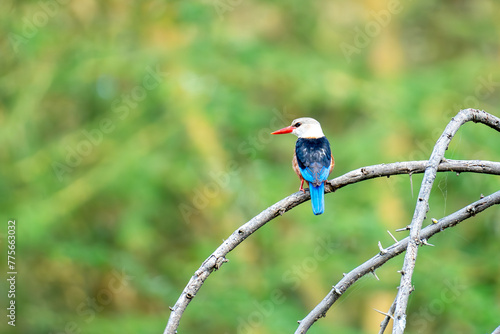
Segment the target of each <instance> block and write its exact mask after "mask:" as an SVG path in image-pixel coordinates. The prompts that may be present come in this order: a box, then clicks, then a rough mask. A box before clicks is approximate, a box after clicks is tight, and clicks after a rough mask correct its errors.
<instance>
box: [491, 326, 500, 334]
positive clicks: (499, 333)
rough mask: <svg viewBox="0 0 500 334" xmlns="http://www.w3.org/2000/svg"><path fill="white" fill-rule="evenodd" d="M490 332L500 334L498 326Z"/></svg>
mask: <svg viewBox="0 0 500 334" xmlns="http://www.w3.org/2000/svg"><path fill="white" fill-rule="evenodd" d="M491 334H500V326H498V327H497V328H496V329H495V330H494V331H493V333H491Z"/></svg>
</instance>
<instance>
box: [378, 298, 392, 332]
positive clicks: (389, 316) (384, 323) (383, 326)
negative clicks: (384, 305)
mask: <svg viewBox="0 0 500 334" xmlns="http://www.w3.org/2000/svg"><path fill="white" fill-rule="evenodd" d="M395 309H396V299H394V301H393V302H392V305H391V307H390V308H389V311H388V312H387V314H386V315H385V318H384V320H382V323H381V324H380V331H379V332H378V334H384V332H385V329H386V328H387V326H388V325H389V321H391V319H394V317H393V314H394V310H395Z"/></svg>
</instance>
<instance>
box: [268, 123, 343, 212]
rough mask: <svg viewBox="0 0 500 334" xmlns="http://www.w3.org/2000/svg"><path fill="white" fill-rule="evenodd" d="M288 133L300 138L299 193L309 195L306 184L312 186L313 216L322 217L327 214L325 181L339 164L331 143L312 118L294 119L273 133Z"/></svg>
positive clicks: (296, 161)
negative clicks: (336, 162)
mask: <svg viewBox="0 0 500 334" xmlns="http://www.w3.org/2000/svg"><path fill="white" fill-rule="evenodd" d="M284 133H292V134H294V135H296V136H297V137H299V138H298V139H297V142H296V143H295V153H294V155H293V160H292V167H293V170H294V171H295V173H297V175H298V176H299V179H300V188H299V190H301V191H303V192H304V193H305V192H306V191H305V190H304V181H306V182H307V183H308V184H309V192H310V193H311V203H312V210H313V213H314V214H315V215H320V214H322V213H323V212H324V211H325V181H326V180H327V179H328V175H330V173H331V172H332V170H333V166H334V165H335V160H334V159H333V155H332V152H331V149H330V142H329V141H328V139H326V137H325V135H324V134H323V130H322V129H321V125H320V124H319V122H318V121H317V120H315V119H314V118H310V117H302V118H297V119H294V120H293V121H292V125H290V126H287V127H286V128H283V129H280V130H277V131H274V132H272V133H271V134H273V135H280V134H284Z"/></svg>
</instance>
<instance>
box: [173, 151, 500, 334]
mask: <svg viewBox="0 0 500 334" xmlns="http://www.w3.org/2000/svg"><path fill="white" fill-rule="evenodd" d="M426 165H427V161H425V160H424V161H407V162H395V163H390V164H380V165H374V166H367V167H363V168H359V169H356V170H353V171H351V172H349V173H346V174H344V175H342V176H339V177H337V178H335V179H333V180H331V181H329V182H328V184H327V187H326V192H332V191H335V190H337V189H340V188H342V187H345V186H346V185H349V184H353V183H356V182H361V181H364V180H369V179H374V178H378V177H389V176H392V175H398V174H414V173H423V172H424V171H425V168H426ZM438 171H439V172H457V173H465V172H472V173H483V174H493V175H500V162H491V161H484V160H446V161H443V162H441V164H439V166H438ZM309 199H310V196H309V192H306V193H303V192H301V191H299V192H296V193H294V194H292V195H290V196H288V197H286V198H284V199H282V200H281V201H279V202H277V203H275V204H274V205H272V206H270V207H269V208H267V209H265V210H264V211H262V212H261V213H259V214H258V215H257V216H255V217H254V218H252V219H251V220H249V221H248V222H247V223H245V224H244V225H242V226H241V227H239V228H238V229H237V230H236V231H234V232H233V233H232V234H231V235H230V236H229V238H227V239H226V240H225V241H224V242H223V243H222V244H221V245H220V246H219V247H218V248H217V249H216V250H215V251H214V252H213V253H212V254H211V255H210V256H209V257H208V258H207V259H206V260H205V261H204V262H203V264H202V265H201V266H200V268H199V269H198V270H197V271H196V272H195V273H194V275H193V276H192V277H191V279H190V280H189V282H188V284H187V285H186V287H185V288H184V290H183V292H182V294H181V295H180V297H179V299H178V300H177V302H176V303H175V305H174V306H173V307H171V308H170V309H171V311H172V312H171V314H170V318H169V320H168V323H167V326H166V328H165V332H164V333H165V334H173V333H176V332H177V328H178V326H179V323H180V319H181V317H182V315H183V313H184V311H185V310H186V308H187V306H188V305H189V303H190V302H191V300H192V299H193V298H194V297H195V295H196V293H197V292H198V291H199V290H200V288H201V286H202V285H203V283H204V282H205V280H206V279H207V277H208V276H209V275H210V274H211V273H212V272H213V271H214V270H217V269H219V268H220V266H221V265H222V264H223V263H224V262H226V261H227V260H226V258H225V256H226V255H227V254H228V253H229V252H230V251H232V250H233V249H234V248H236V247H237V246H238V245H239V244H240V243H241V242H242V241H243V240H245V239H246V238H248V237H249V236H250V235H251V234H252V233H254V232H255V231H257V230H258V229H259V228H260V227H262V226H264V225H265V224H266V223H267V222H269V221H271V220H272V219H274V218H276V217H277V216H279V215H282V214H284V213H285V212H287V211H288V210H290V209H292V208H294V207H295V206H297V205H299V204H301V203H303V202H305V201H307V200H309Z"/></svg>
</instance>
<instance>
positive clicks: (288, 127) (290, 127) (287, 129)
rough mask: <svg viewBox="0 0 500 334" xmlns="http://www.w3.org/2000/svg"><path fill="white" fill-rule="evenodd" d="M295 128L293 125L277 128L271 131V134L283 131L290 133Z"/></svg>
mask: <svg viewBox="0 0 500 334" xmlns="http://www.w3.org/2000/svg"><path fill="white" fill-rule="evenodd" d="M294 129H295V128H294V127H293V126H291V125H290V126H287V127H286V128H283V129H279V130H276V131H274V132H271V134H272V135H282V134H284V133H292V131H293V130H294Z"/></svg>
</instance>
